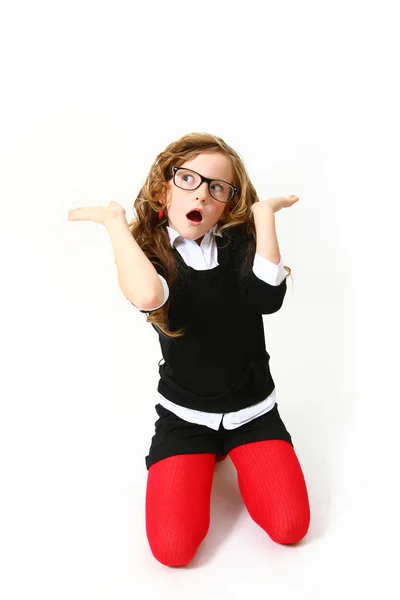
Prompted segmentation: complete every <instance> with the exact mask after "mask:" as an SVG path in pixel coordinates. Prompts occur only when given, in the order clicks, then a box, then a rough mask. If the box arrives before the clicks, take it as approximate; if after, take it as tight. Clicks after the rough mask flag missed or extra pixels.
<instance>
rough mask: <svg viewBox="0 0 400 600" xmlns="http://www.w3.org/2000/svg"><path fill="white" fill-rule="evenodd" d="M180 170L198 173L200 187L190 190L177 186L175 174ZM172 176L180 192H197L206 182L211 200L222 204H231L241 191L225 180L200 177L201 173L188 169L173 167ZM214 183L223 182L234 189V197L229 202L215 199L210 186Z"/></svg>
mask: <svg viewBox="0 0 400 600" xmlns="http://www.w3.org/2000/svg"><path fill="white" fill-rule="evenodd" d="M180 169H183V170H184V171H191V172H192V173H196V175H198V176H199V177H200V179H201V181H200V183H199V185H198V186H197V187H195V188H192V189H190V190H188V189H187V188H181V187H180V186H179V185H177V183H176V182H175V174H176V172H177V171H179V170H180ZM172 174H173V176H172V177H173V182H174V185H176V187H177V188H179V189H180V190H186V191H188V192H192V191H193V190H197V189H198V188H199V187H200V186H201V185H202V183H203V181H205V182H206V183H207V185H208V193H209V194H210V196H211V198H213V199H214V200H216V201H217V202H222V204H228V202H231V200H233V199H234V197H235V194H237V192H238V191H239V188H237V187H236V186H234V185H233V184H232V183H229V181H224V180H223V179H210V178H209V177H203V175H200V173H198V172H197V171H193V169H188V168H187V167H172ZM213 181H221V182H222V183H226V184H228V185H230V186H231V188H233V194H232V196H231V197H230V198H229V200H227V201H226V202H224V201H223V200H218V199H217V198H214V196H213V195H212V193H211V190H210V185H211V184H212V182H213Z"/></svg>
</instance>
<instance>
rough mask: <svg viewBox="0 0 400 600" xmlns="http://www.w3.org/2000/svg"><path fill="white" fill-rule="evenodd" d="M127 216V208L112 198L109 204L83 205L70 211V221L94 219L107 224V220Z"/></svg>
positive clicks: (95, 221) (96, 221)
mask: <svg viewBox="0 0 400 600" xmlns="http://www.w3.org/2000/svg"><path fill="white" fill-rule="evenodd" d="M114 217H125V209H124V208H123V207H122V206H121V205H120V204H118V203H117V202H114V200H112V201H111V202H110V204H109V205H108V206H82V207H79V208H72V209H71V210H69V211H68V221H93V222H94V223H99V224H100V225H105V223H106V220H109V219H112V218H114Z"/></svg>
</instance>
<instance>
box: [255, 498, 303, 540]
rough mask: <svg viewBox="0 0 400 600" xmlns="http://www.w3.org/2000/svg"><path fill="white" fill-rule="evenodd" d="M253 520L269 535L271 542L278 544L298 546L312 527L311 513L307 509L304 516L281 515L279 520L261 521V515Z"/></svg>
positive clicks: (276, 517)
mask: <svg viewBox="0 0 400 600" xmlns="http://www.w3.org/2000/svg"><path fill="white" fill-rule="evenodd" d="M252 518H253V520H254V521H255V522H256V523H257V525H259V526H260V527H261V528H262V529H264V531H265V532H266V533H267V534H268V535H269V537H270V538H271V540H273V541H274V542H276V543H277V544H296V543H297V542H299V541H300V540H302V539H303V538H304V537H305V536H306V534H307V532H308V529H309V527H310V511H309V508H307V507H306V508H305V510H304V512H303V513H302V514H297V515H296V514H291V515H286V518H285V517H284V516H283V515H280V518H278V516H277V515H275V518H273V519H271V518H267V519H260V517H259V515H258V516H257V517H256V518H254V516H252Z"/></svg>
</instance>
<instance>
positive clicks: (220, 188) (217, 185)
mask: <svg viewBox="0 0 400 600" xmlns="http://www.w3.org/2000/svg"><path fill="white" fill-rule="evenodd" d="M215 188H219V190H216V189H215ZM212 189H213V190H215V191H216V192H222V190H223V186H222V185H221V184H219V183H215V184H214V185H213V186H212Z"/></svg>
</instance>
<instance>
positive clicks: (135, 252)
mask: <svg viewBox="0 0 400 600" xmlns="http://www.w3.org/2000/svg"><path fill="white" fill-rule="evenodd" d="M104 225H105V228H106V230H107V233H108V234H109V236H110V239H111V243H112V248H113V251H114V258H115V264H116V267H117V271H118V285H119V287H120V288H121V291H122V293H123V294H124V296H125V297H126V298H127V299H128V300H129V301H130V302H131V303H132V304H134V305H135V306H140V307H142V308H143V309H146V308H147V307H149V308H152V307H154V306H159V305H160V304H162V303H163V301H164V288H163V285H162V283H161V281H160V278H159V276H158V273H157V271H156V269H155V268H154V266H153V265H152V263H151V261H150V260H149V259H148V258H147V256H146V255H145V253H144V252H143V251H142V249H141V248H140V246H139V245H138V243H137V242H136V240H135V239H134V237H133V236H132V233H131V231H130V229H129V227H128V223H127V221H126V218H125V216H118V217H112V218H110V219H106V220H105V222H104Z"/></svg>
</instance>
